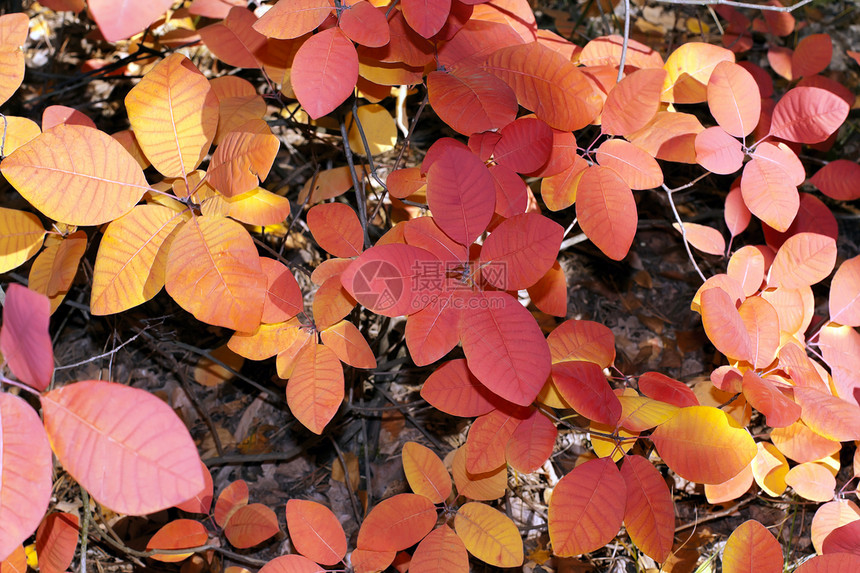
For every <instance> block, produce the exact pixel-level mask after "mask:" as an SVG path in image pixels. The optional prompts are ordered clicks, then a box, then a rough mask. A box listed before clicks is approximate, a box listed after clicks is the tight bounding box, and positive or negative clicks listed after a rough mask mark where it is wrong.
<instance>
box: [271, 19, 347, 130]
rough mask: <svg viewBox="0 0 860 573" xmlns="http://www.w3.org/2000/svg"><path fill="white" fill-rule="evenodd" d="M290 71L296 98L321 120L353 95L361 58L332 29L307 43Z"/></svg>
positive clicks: (340, 35) (334, 29) (337, 30)
mask: <svg viewBox="0 0 860 573" xmlns="http://www.w3.org/2000/svg"><path fill="white" fill-rule="evenodd" d="M287 4H289V2H288V3H287ZM261 21H262V20H261ZM291 69H292V73H291V75H290V82H291V84H292V86H293V91H294V92H295V94H296V98H297V99H298V100H299V103H301V104H302V107H303V108H304V110H305V111H306V112H307V113H308V115H309V116H310V117H311V118H312V119H318V118H320V117H322V116H324V115H326V114H328V113H331V112H332V111H334V109H335V108H336V107H337V106H339V105H340V104H342V103H343V102H344V101H345V100H346V98H348V97H349V96H350V95H352V92H353V89H355V82H356V81H357V80H358V54H357V53H356V51H355V46H354V45H353V43H352V42H351V41H350V40H349V38H347V37H346V35H345V34H344V33H343V32H342V31H341V29H340V28H329V29H328V30H323V31H322V32H320V33H318V34H315V35H313V36H311V37H310V38H308V39H307V40H305V43H304V44H302V46H301V47H300V48H299V50H298V51H297V52H296V57H295V59H294V60H293V67H292V68H291Z"/></svg>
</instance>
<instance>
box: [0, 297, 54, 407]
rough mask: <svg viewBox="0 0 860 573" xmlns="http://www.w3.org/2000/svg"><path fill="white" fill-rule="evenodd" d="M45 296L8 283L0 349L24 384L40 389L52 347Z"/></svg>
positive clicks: (49, 369)
mask: <svg viewBox="0 0 860 573" xmlns="http://www.w3.org/2000/svg"><path fill="white" fill-rule="evenodd" d="M50 315H51V309H50V303H49V302H48V298H47V297H46V296H45V295H43V294H41V293H37V292H35V291H33V290H30V289H28V288H27V287H25V286H22V285H19V284H15V283H13V284H11V285H9V287H8V289H7V293H6V299H5V301H4V303H3V324H2V326H0V353H2V356H3V361H4V362H6V364H8V365H9V369H10V370H11V371H12V373H13V374H15V377H16V378H18V380H20V381H21V382H23V383H24V384H27V385H28V386H32V387H33V388H35V389H36V390H39V391H43V390H45V388H47V387H48V385H49V384H50V383H51V379H52V378H53V374H54V350H53V345H52V343H51V336H50V334H48V322H49V320H50Z"/></svg>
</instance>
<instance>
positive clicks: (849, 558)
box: [794, 553, 860, 573]
mask: <svg viewBox="0 0 860 573" xmlns="http://www.w3.org/2000/svg"><path fill="white" fill-rule="evenodd" d="M858 568H860V555H855V554H853V553H831V554H829V555H819V556H817V557H813V558H812V559H809V560H808V561H804V562H803V563H802V564H801V565H800V567H798V568H797V569H795V570H794V571H795V573H841V572H842V571H855V570H857V569H858Z"/></svg>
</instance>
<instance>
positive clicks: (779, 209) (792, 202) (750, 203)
mask: <svg viewBox="0 0 860 573" xmlns="http://www.w3.org/2000/svg"><path fill="white" fill-rule="evenodd" d="M766 145H768V143H767V142H765V143H762V144H761V146H760V147H762V146H766ZM741 193H742V194H743V198H744V203H745V204H746V206H747V207H748V208H749V210H750V211H751V212H752V214H753V215H755V216H756V217H758V218H759V219H761V220H762V221H764V222H765V223H767V224H768V225H770V226H771V227H773V228H774V229H776V230H778V231H785V230H787V229H788V227H789V225H791V222H792V221H793V220H794V217H795V216H796V215H797V209H798V207H799V206H800V196H799V195H798V193H797V185H796V184H793V183H792V182H791V180H790V177H789V175H788V173H787V172H786V171H785V170H784V169H783V168H782V167H781V166H780V165H779V164H776V163H773V162H771V161H768V160H766V159H760V158H757V157H753V159H752V161H750V162H749V163H747V164H746V165H745V166H744V170H743V175H742V176H741Z"/></svg>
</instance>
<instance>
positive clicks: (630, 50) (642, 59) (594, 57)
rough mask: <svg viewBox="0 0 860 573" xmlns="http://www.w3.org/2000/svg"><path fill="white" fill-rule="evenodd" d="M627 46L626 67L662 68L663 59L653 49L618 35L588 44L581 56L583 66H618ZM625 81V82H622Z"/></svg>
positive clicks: (598, 39) (601, 38)
mask: <svg viewBox="0 0 860 573" xmlns="http://www.w3.org/2000/svg"><path fill="white" fill-rule="evenodd" d="M625 43H626V44H627V59H626V60H625V62H626V65H628V66H635V67H637V68H645V69H648V68H662V67H663V58H662V57H660V54H659V53H658V52H656V51H655V50H653V49H652V48H650V47H648V46H646V45H645V44H643V43H641V42H637V41H636V40H633V39H628V40H627V41H625V39H624V38H622V37H621V36H617V35H612V36H601V37H599V38H594V39H593V40H591V41H590V42H588V43H587V44H586V45H585V47H584V48H583V49H582V53H581V54H580V55H579V63H580V64H581V65H583V66H589V67H590V66H618V65H620V64H621V54H622V51H623V47H624V44H625ZM622 81H623V80H622Z"/></svg>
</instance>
